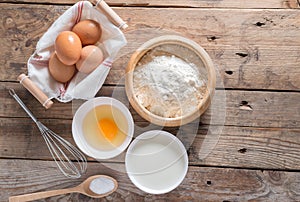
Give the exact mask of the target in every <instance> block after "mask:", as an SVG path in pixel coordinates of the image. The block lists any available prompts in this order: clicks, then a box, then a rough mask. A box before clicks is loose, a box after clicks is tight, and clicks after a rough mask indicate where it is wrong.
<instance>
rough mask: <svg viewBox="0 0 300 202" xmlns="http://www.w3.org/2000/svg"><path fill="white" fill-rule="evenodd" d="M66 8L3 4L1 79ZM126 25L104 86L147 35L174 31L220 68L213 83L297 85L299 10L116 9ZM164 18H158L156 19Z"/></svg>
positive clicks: (17, 68) (22, 66) (9, 77)
mask: <svg viewBox="0 0 300 202" xmlns="http://www.w3.org/2000/svg"><path fill="white" fill-rule="evenodd" d="M67 8H69V6H53V5H31V4H30V5H19V4H18V5H16V4H2V6H1V8H0V16H1V23H0V26H1V30H0V43H1V44H2V50H3V52H2V54H1V55H0V65H1V66H2V67H3V68H1V70H0V80H1V81H15V80H16V76H17V75H18V74H20V73H23V72H26V70H27V68H26V61H27V59H28V58H29V56H30V55H31V54H32V53H33V51H34V49H35V46H36V43H37V41H38V40H39V38H40V37H41V36H42V35H43V33H44V32H45V31H46V30H47V29H48V27H49V26H50V25H51V24H52V23H53V22H54V20H55V19H56V18H57V17H58V16H59V15H60V14H62V13H63V12H64V11H65V10H66V9H67ZM115 10H116V11H117V12H118V13H119V14H120V16H121V17H122V18H124V20H126V21H127V22H128V24H129V28H128V30H126V33H125V35H126V37H127V39H128V41H129V44H128V46H126V48H123V49H122V51H121V52H120V54H119V57H118V59H116V62H115V64H114V66H113V68H112V70H111V72H110V76H109V77H108V78H107V81H106V84H116V83H119V82H120V80H121V78H122V77H123V76H124V69H125V67H126V64H127V61H128V60H129V57H130V55H131V54H132V53H133V51H134V50H135V49H136V48H137V47H138V46H140V45H141V44H142V43H144V42H145V41H147V40H148V39H150V38H151V37H155V36H159V35H162V34H166V33H168V34H170V33H171V34H174V33H177V34H178V33H179V34H181V35H183V36H186V37H188V38H191V39H193V40H195V41H196V42H198V43H199V44H200V45H201V46H203V47H204V48H205V49H206V50H207V51H208V53H209V54H210V56H211V57H212V59H213V62H214V63H215V65H216V68H217V69H218V71H219V72H220V77H221V79H223V81H224V85H222V82H221V81H222V80H221V79H218V81H219V83H218V87H219V88H222V87H225V88H239V89H270V90H292V91H299V89H300V79H299V78H300V68H298V67H299V58H300V52H299V47H300V41H299V40H298V39H299V38H300V31H299V28H300V21H299V18H300V12H299V10H297V9H296V10H292V9H279V10H278V9H264V10H261V9H257V10H249V9H246V10H239V9H188V8H176V9H167V8H149V9H148V8H147V9H146V8H134V7H133V8H131V7H129V8H115ZM161 19H163V20H161Z"/></svg>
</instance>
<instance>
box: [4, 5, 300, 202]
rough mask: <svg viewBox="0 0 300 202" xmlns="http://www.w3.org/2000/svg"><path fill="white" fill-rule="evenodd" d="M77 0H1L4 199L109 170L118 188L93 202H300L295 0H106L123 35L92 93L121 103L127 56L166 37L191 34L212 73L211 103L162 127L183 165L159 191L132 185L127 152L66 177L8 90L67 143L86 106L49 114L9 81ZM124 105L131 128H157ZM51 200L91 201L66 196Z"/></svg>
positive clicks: (58, 107)
mask: <svg viewBox="0 0 300 202" xmlns="http://www.w3.org/2000/svg"><path fill="white" fill-rule="evenodd" d="M5 2H6V3H5ZM75 2H76V1H75V0H71V1H67V0H54V1H49V0H3V1H1V3H0V16H1V17H0V44H1V51H2V52H1V54H0V103H1V105H0V201H7V199H8V196H10V195H17V194H23V193H30V192H35V191H42V190H51V189H58V188H66V187H72V186H74V185H77V184H78V183H80V182H81V181H82V180H83V179H85V178H86V177H87V176H90V175H94V174H108V175H111V176H113V177H115V178H116V179H117V180H118V182H119V185H120V186H119V189H118V190H117V192H116V193H114V194H112V195H111V196H109V197H107V198H105V199H103V200H97V201H154V200H158V201H178V200H179V201H223V202H225V201H272V202H273V201H300V189H299V187H300V186H299V185H300V174H299V170H300V158H299V151H300V136H299V134H300V127H299V126H300V103H299V100H300V94H299V92H300V79H299V78H300V68H299V65H300V63H299V62H300V59H299V58H300V51H299V50H300V49H299V48H300V41H299V38H300V29H299V28H300V21H299V19H300V12H299V11H300V10H299V9H298V8H299V1H297V0H287V1H285V0H265V1H257V0H254V1H235V0H221V1H214V0H203V1H194V0H187V1H184V0H172V1H171V0H151V1H145V0H144V1H140V0H127V1H123V0H122V1H121V0H107V2H108V3H109V4H110V5H114V6H117V7H115V8H114V9H115V10H116V12H117V13H118V14H120V16H121V17H122V18H123V19H124V20H125V21H126V22H128V24H129V28H128V29H127V30H126V31H125V36H126V38H127V40H128V42H129V43H128V45H127V46H126V47H125V48H123V49H122V51H121V52H120V54H119V57H118V58H117V59H116V61H115V63H114V65H113V68H112V69H111V71H110V74H109V76H108V78H107V80H106V82H105V86H104V87H103V88H102V89H101V91H100V92H99V93H98V94H97V95H98V96H113V97H115V98H117V99H120V100H121V101H122V102H124V103H127V102H128V101H127V99H126V96H125V92H124V86H123V85H124V82H123V80H122V79H123V77H124V69H125V67H126V64H127V61H128V60H129V57H130V55H131V54H132V53H133V51H134V50H135V49H136V48H137V47H138V46H140V45H141V44H142V43H144V42H145V41H147V40H149V39H150V38H153V37H155V36H160V35H163V34H174V33H176V34H180V35H183V36H186V37H188V38H191V39H193V40H195V41H196V42H197V43H199V44H200V45H201V46H203V47H204V48H205V49H206V50H207V52H208V53H209V54H210V56H211V57H212V59H213V62H214V63H215V65H216V68H217V70H218V71H219V78H218V84H217V87H218V90H217V91H216V99H215V100H214V103H213V105H212V106H211V107H210V109H209V110H208V111H207V112H206V113H205V114H204V115H203V116H202V117H201V123H200V125H199V124H198V123H195V124H193V123H192V124H189V125H186V126H183V127H180V128H177V127H173V128H164V130H167V131H169V132H171V133H173V134H174V135H176V136H177V137H178V138H180V139H181V141H182V142H183V143H184V145H185V146H186V148H187V149H188V154H189V161H190V166H189V172H188V175H187V177H186V179H185V180H184V182H183V184H182V185H181V186H179V187H178V188H177V189H176V190H174V191H173V192H171V193H169V194H164V195H150V194H146V193H144V192H142V191H140V190H138V189H137V188H136V187H135V186H134V185H133V184H132V183H131V182H130V181H129V178H128V177H127V175H126V173H124V153H123V154H122V155H120V156H118V157H116V158H114V159H111V160H108V161H106V163H103V162H102V163H101V164H100V163H97V162H94V160H93V159H89V161H90V162H89V167H88V173H87V174H86V175H85V176H83V178H82V179H79V180H66V178H64V177H63V176H62V175H61V174H60V173H59V172H58V170H57V167H56V165H55V163H54V162H53V161H52V160H51V157H50V154H49V152H48V150H47V147H46V145H45V143H44V140H43V139H42V137H41V136H40V134H39V131H38V129H37V128H36V126H35V125H34V123H33V122H32V121H31V120H30V118H28V117H27V115H26V114H25V113H24V112H23V110H22V109H21V108H20V107H19V106H18V105H17V103H16V102H15V101H14V100H13V99H12V98H11V97H10V96H9V94H8V89H9V88H14V89H16V91H17V93H18V94H19V95H20V97H21V98H22V99H23V100H24V102H25V104H27V105H28V107H29V108H30V109H31V110H32V111H33V113H34V114H35V115H37V117H38V118H41V119H42V122H43V123H45V125H46V126H48V127H49V128H51V129H53V130H54V131H55V132H56V133H58V134H59V135H61V136H62V137H63V138H65V139H67V140H68V141H70V142H71V143H74V141H73V139H72V136H71V119H72V116H73V114H74V112H75V110H76V108H77V107H78V106H79V105H80V104H81V103H82V102H81V101H73V102H72V103H68V104H63V103H58V102H55V104H54V106H53V108H51V109H50V110H48V111H45V110H44V109H43V108H42V107H41V106H40V104H39V103H38V102H37V101H36V100H35V99H34V98H33V97H32V96H31V95H29V94H28V92H27V91H26V90H25V89H24V88H23V87H21V86H20V85H19V84H17V83H16V82H15V81H16V77H17V76H18V75H19V74H20V73H23V72H26V71H27V68H26V61H27V59H28V58H29V56H30V55H31V54H32V53H33V52H34V49H35V46H36V43H37V41H38V40H39V38H40V37H41V36H42V35H43V33H44V32H45V31H46V30H47V29H48V27H49V26H50V25H51V24H52V23H53V22H54V21H55V19H57V18H58V16H59V15H61V14H62V13H63V12H64V11H65V10H66V9H67V8H69V7H70V6H71V5H72V4H73V3H75ZM168 7H170V8H168ZM173 7H175V8H173ZM116 84H120V85H118V86H117V87H114V85H116ZM224 87H225V88H226V89H227V90H226V91H225V93H226V102H225V103H224V98H223V97H222V96H223V93H224V91H223V90H221V88H224ZM130 110H131V112H132V114H133V117H134V120H135V123H136V127H135V130H136V131H135V135H138V134H140V133H141V132H142V131H145V130H149V129H158V128H159V129H160V127H158V126H153V125H149V123H148V122H146V121H145V120H143V119H142V118H141V117H140V116H139V115H138V114H137V113H136V112H134V110H133V109H132V108H130ZM224 113H226V118H225V120H223V119H222V116H223V114H224ZM223 124H224V125H225V126H224V127H223ZM201 166H205V167H201ZM217 167H219V168H217ZM233 168H234V169H233ZM249 168H251V170H249ZM265 169H267V171H266V170H265ZM271 170H283V171H271ZM285 171H286V172H285ZM48 201H94V200H92V199H89V198H87V197H85V196H83V195H80V194H71V195H64V196H58V197H52V198H51V199H49V200H48Z"/></svg>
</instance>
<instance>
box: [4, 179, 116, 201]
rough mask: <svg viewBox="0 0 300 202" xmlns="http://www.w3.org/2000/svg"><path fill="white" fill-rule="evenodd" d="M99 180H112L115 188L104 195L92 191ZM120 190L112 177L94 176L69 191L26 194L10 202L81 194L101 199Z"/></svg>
mask: <svg viewBox="0 0 300 202" xmlns="http://www.w3.org/2000/svg"><path fill="white" fill-rule="evenodd" d="M97 178H106V179H108V180H111V181H112V182H113V184H114V188H113V189H111V190H110V191H108V192H106V193H103V194H97V193H94V192H93V191H91V189H90V184H91V182H92V181H93V180H95V179H97ZM117 188H118V182H117V181H116V180H115V179H113V178H112V177H109V176H106V175H94V176H91V177H89V178H88V179H86V180H85V181H84V182H82V183H81V184H80V185H78V186H76V187H73V188H67V189H59V190H52V191H43V192H37V193H31V194H24V195H19V196H12V197H9V202H21V201H32V200H37V199H43V198H47V197H50V196H57V195H61V194H67V193H74V192H77V193H81V194H84V195H86V196H89V197H92V198H101V197H105V196H107V195H109V194H111V193H113V192H114V191H116V190H117Z"/></svg>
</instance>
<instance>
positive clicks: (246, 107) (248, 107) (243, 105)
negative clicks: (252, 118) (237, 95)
mask: <svg viewBox="0 0 300 202" xmlns="http://www.w3.org/2000/svg"><path fill="white" fill-rule="evenodd" d="M240 109H242V110H248V111H252V110H253V108H252V106H251V105H249V104H248V102H247V101H241V103H240Z"/></svg>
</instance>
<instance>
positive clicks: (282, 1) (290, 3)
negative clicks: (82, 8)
mask: <svg viewBox="0 0 300 202" xmlns="http://www.w3.org/2000/svg"><path fill="white" fill-rule="evenodd" d="M2 2H18V3H37V4H38V3H47V4H48V3H51V4H74V3H76V2H78V1H77V0H52V1H50V0H2ZM106 2H107V3H108V4H109V5H111V6H142V7H153V6H166V7H194V8H201V7H203V8H206V7H211V8H239V9H241V8H299V1H297V0H264V1H259V0H252V1H242V2H241V1H236V0H217V1H216V0H201V1H195V0H147V1H146V0H106Z"/></svg>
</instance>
